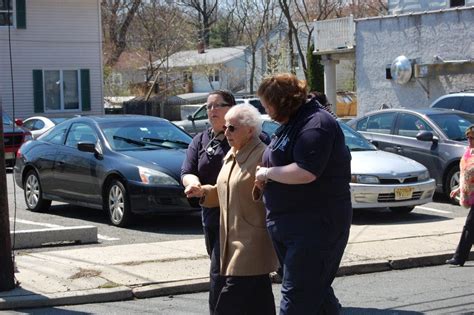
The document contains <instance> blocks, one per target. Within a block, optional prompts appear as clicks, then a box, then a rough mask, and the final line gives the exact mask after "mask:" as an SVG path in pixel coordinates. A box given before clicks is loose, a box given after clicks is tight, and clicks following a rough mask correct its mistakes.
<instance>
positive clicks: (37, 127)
mask: <svg viewBox="0 0 474 315" xmlns="http://www.w3.org/2000/svg"><path fill="white" fill-rule="evenodd" d="M43 127H44V121H42V120H41V119H37V120H36V122H35V124H34V126H33V130H40V129H42V128H43Z"/></svg>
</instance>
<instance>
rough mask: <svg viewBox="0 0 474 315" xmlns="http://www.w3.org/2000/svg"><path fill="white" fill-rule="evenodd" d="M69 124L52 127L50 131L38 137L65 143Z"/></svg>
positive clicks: (47, 140) (52, 141)
mask: <svg viewBox="0 0 474 315" xmlns="http://www.w3.org/2000/svg"><path fill="white" fill-rule="evenodd" d="M67 128H68V126H62V127H59V128H53V129H50V131H49V132H47V133H45V134H44V135H43V136H41V137H40V138H38V139H39V140H41V141H45V142H49V143H52V144H64V136H65V135H66V131H67Z"/></svg>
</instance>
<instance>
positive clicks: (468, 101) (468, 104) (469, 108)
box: [459, 96, 474, 114]
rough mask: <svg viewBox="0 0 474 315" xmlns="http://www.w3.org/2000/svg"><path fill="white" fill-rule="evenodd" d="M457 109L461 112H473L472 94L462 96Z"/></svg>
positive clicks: (473, 97)
mask: <svg viewBox="0 0 474 315" xmlns="http://www.w3.org/2000/svg"><path fill="white" fill-rule="evenodd" d="M459 109H460V110H462V111H463V112H468V113H471V114H472V113H474V96H466V97H464V99H463V100H462V103H461V107H460V108H459Z"/></svg>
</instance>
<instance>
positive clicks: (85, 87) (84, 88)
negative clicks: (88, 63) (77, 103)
mask: <svg viewBox="0 0 474 315" xmlns="http://www.w3.org/2000/svg"><path fill="white" fill-rule="evenodd" d="M81 100H82V110H83V111H90V110H91V87H90V72H89V69H81Z"/></svg>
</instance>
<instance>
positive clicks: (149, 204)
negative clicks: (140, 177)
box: [128, 182, 201, 214]
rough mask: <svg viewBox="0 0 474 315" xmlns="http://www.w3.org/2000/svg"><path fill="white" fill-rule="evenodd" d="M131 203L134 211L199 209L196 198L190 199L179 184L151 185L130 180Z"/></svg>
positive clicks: (186, 210) (141, 212)
mask: <svg viewBox="0 0 474 315" xmlns="http://www.w3.org/2000/svg"><path fill="white" fill-rule="evenodd" d="M128 191H129V196H130V205H131V208H132V212H134V213H140V214H144V213H176V212H189V211H197V210H200V209H201V208H200V207H199V203H198V202H197V200H195V199H188V198H186V195H185V194H184V188H182V187H178V186H150V185H145V184H141V183H137V182H128Z"/></svg>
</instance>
